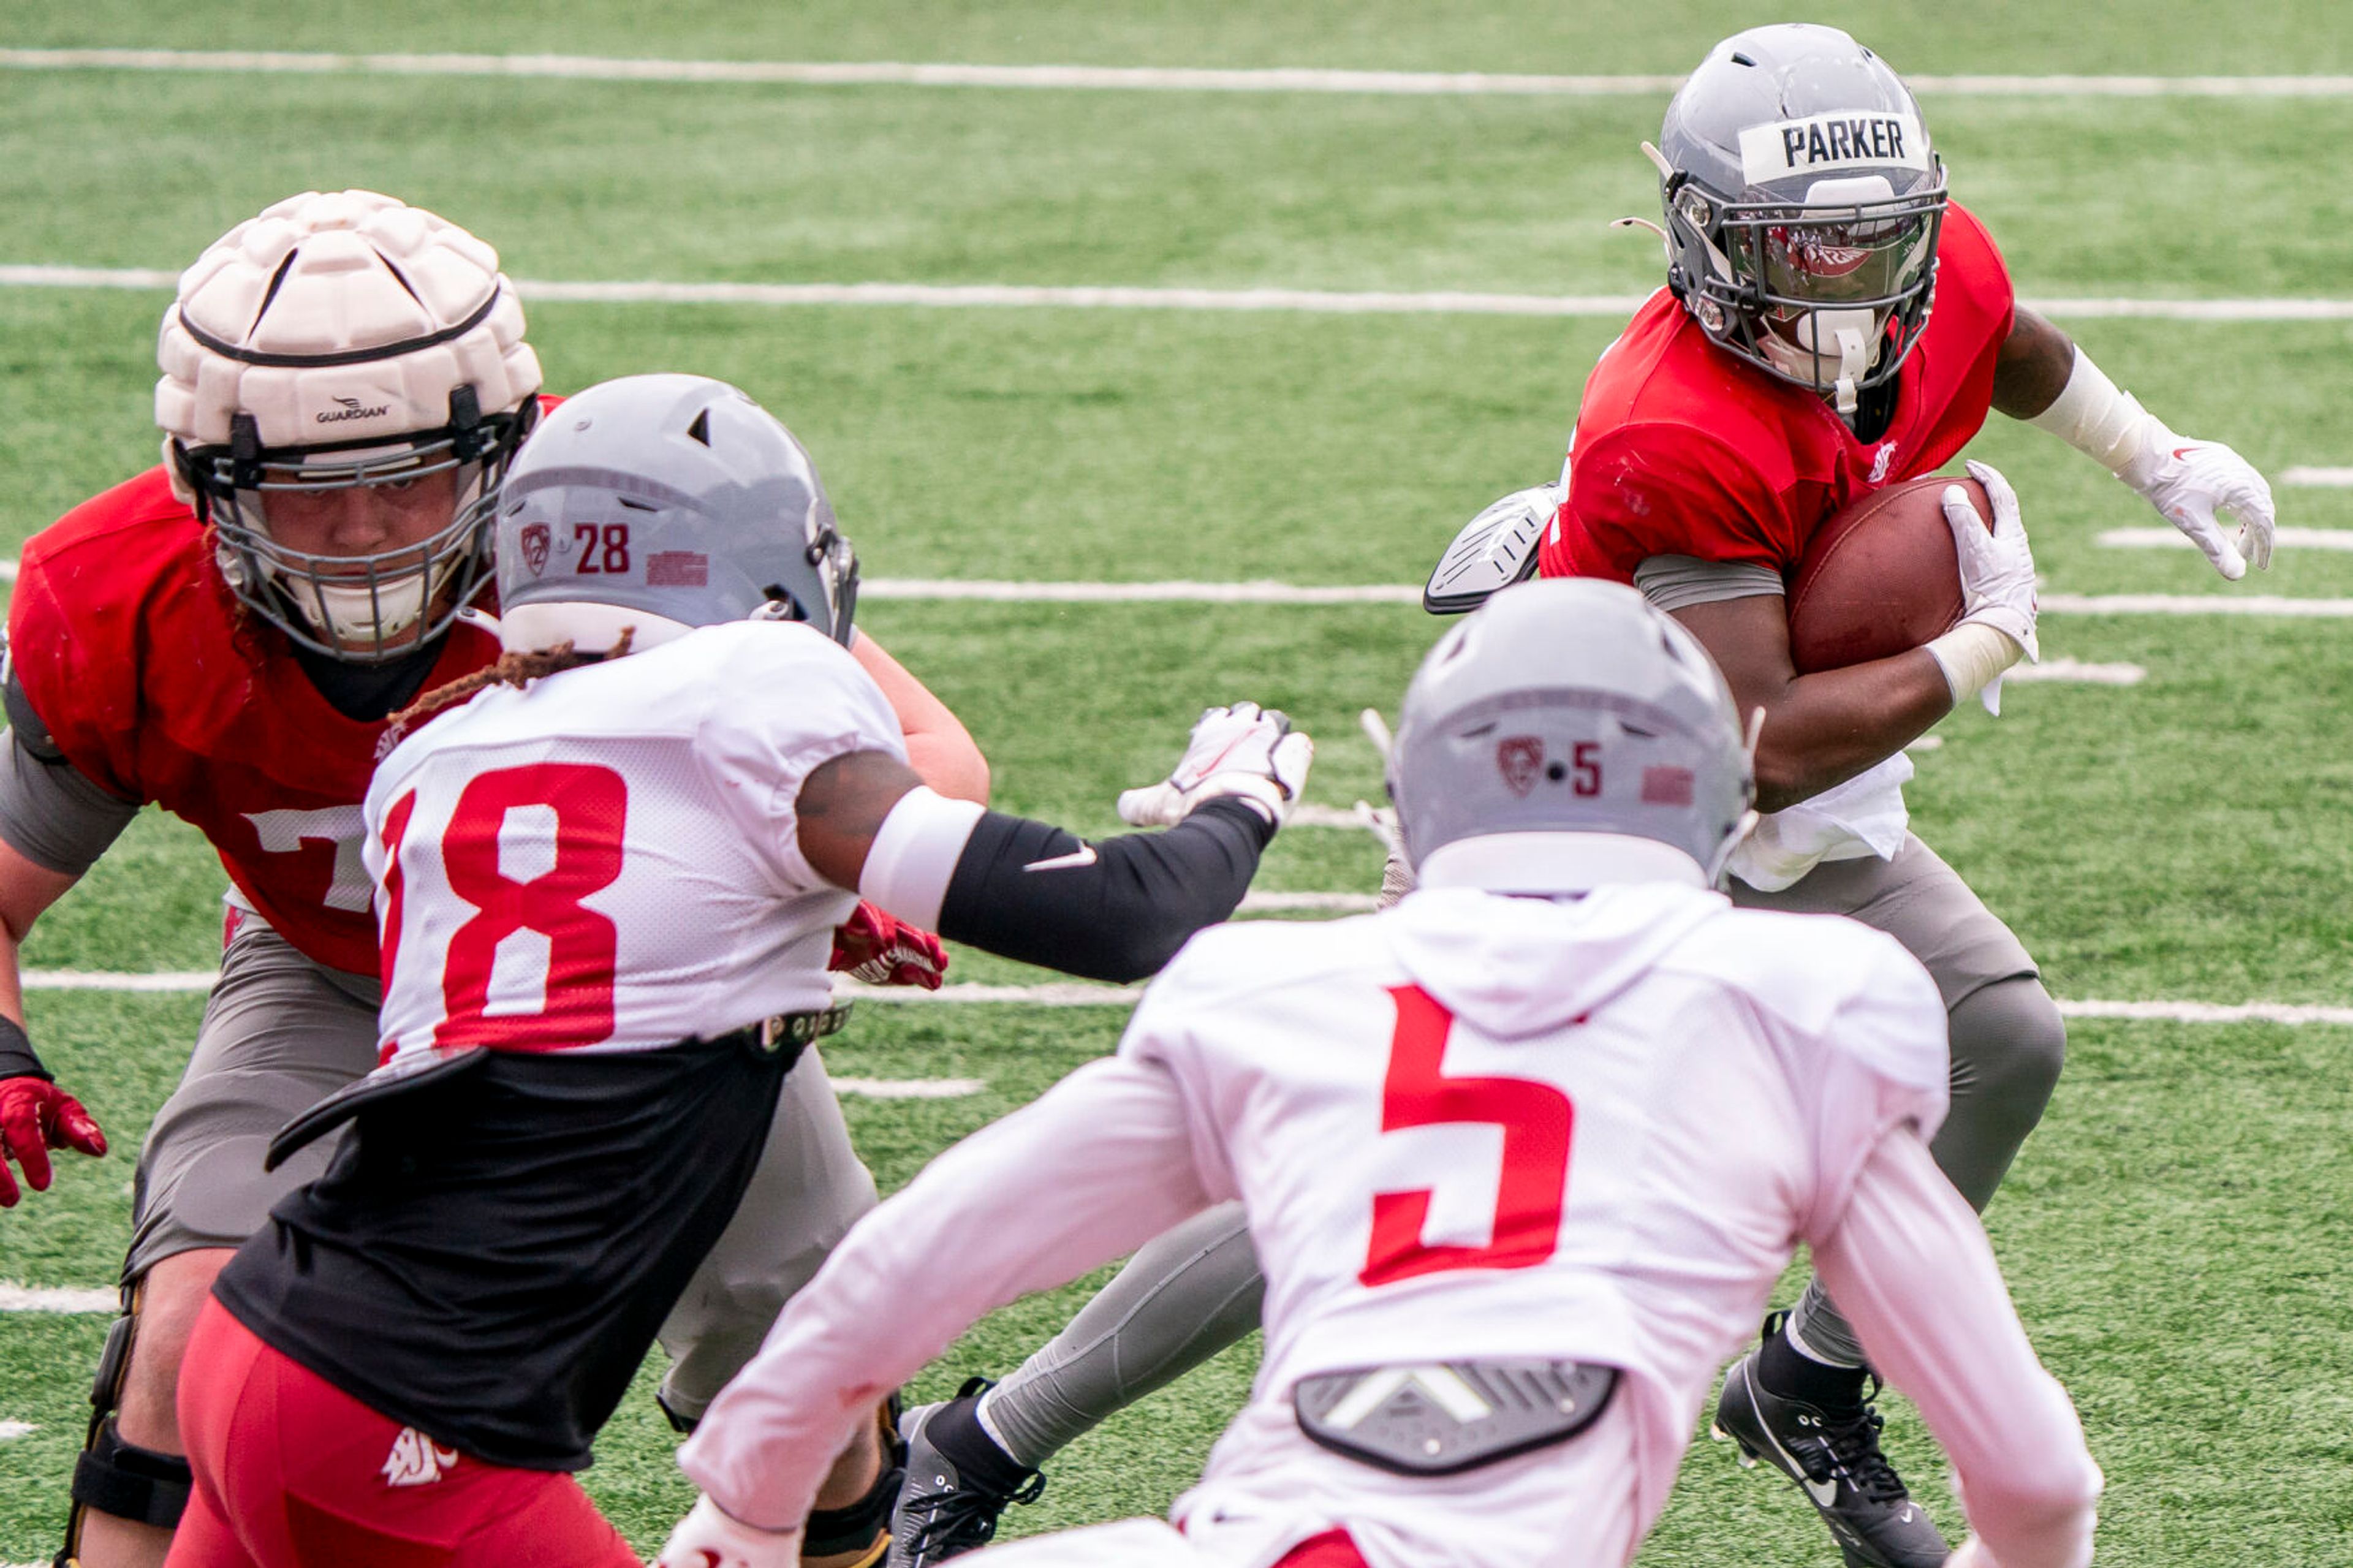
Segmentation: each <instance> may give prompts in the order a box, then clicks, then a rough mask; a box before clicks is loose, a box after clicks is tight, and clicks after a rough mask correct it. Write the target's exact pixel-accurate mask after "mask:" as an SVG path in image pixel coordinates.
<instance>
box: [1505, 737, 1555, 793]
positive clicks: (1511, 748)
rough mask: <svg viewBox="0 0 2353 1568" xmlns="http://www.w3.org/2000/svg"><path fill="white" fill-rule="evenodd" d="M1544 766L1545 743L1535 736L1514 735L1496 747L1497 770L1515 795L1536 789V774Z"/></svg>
mask: <svg viewBox="0 0 2353 1568" xmlns="http://www.w3.org/2000/svg"><path fill="white" fill-rule="evenodd" d="M1543 766H1544V742H1543V741H1541V740H1539V739H1538V738H1537V737H1535V736H1534V735H1513V736H1510V737H1508V738H1507V739H1505V740H1504V741H1503V742H1501V743H1500V744H1498V745H1497V746H1496V747H1495V767H1496V770H1497V771H1498V772H1500V773H1502V774H1503V775H1504V786H1505V787H1506V788H1508V789H1510V791H1511V792H1512V793H1513V794H1514V795H1525V794H1527V793H1528V791H1530V790H1532V789H1534V788H1535V787H1536V773H1537V772H1538V770H1540V769H1541V768H1543Z"/></svg>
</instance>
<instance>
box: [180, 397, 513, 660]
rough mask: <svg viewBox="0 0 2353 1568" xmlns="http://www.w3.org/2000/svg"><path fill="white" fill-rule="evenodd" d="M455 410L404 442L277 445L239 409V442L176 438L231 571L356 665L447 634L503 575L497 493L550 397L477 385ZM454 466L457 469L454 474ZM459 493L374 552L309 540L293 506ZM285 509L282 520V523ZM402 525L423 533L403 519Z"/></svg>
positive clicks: (248, 595) (243, 590)
mask: <svg viewBox="0 0 2353 1568" xmlns="http://www.w3.org/2000/svg"><path fill="white" fill-rule="evenodd" d="M449 401H450V422H449V424H448V425H447V426H443V427H441V428H439V429H436V430H427V431H422V432H419V433H417V434H416V435H414V436H408V437H395V438H392V439H390V440H387V439H385V438H383V437H376V438H375V439H372V440H366V441H363V442H358V443H345V444H329V445H321V446H310V447H276V448H269V447H263V446H262V445H261V443H260V438H259V431H258V428H257V427H256V425H255V423H254V421H253V420H252V419H251V418H250V417H249V416H242V415H241V416H237V418H236V419H234V420H233V421H232V423H231V430H230V442H229V444H228V445H227V446H226V447H186V446H185V445H182V444H180V443H177V442H175V443H174V445H173V457H174V462H175V465H176V466H177V468H178V469H179V472H180V476H181V478H182V479H184V480H185V483H186V484H187V486H188V488H189V489H191V490H192V491H193V492H194V493H195V498H196V506H197V511H198V515H199V516H200V517H201V518H203V519H204V520H205V521H208V522H210V523H211V524H212V526H213V529H214V531H215V536H216V555H217V559H218V562H219V564H220V568H221V573H222V575H223V576H224V577H225V578H226V579H227V582H228V584H229V587H230V589H231V591H232V592H234V593H235V594H236V595H237V598H238V599H239V600H240V601H241V602H242V603H243V604H244V605H246V606H247V607H248V608H249V609H251V610H252V611H253V612H254V613H255V614H256V615H258V616H261V617H262V618H263V619H264V620H266V621H268V622H269V623H270V624H271V625H272V626H277V627H278V628H279V629H280V631H283V632H284V633H285V634H286V635H287V636H288V637H290V638H291V639H292V640H293V641H294V642H295V643H296V644H297V645H298V646H300V647H305V648H308V649H310V650H311V651H312V652H314V653H319V654H322V655H324V656H326V657H328V658H334V659H337V660H339V661H342V662H344V663H351V664H381V663H385V662H388V661H392V660H396V659H399V658H405V657H406V656H408V655H409V654H411V653H413V652H415V651H416V650H417V648H418V647H422V646H423V645H425V644H427V643H428V642H430V641H431V640H432V639H434V638H435V637H439V636H440V635H441V634H442V633H443V632H444V631H446V630H448V626H449V625H450V624H451V623H452V622H453V621H454V620H455V619H456V618H457V616H458V615H459V612H460V611H461V610H463V609H464V608H465V607H466V606H467V605H469V604H470V603H471V602H472V600H473V599H474V598H475V596H476V595H479V594H480V591H481V589H482V586H483V585H484V584H486V583H487V582H488V581H489V579H490V542H491V514H490V512H489V510H488V509H487V508H486V507H484V506H483V505H482V504H481V502H482V501H483V500H485V499H486V498H487V497H489V496H490V495H491V494H492V493H493V492H494V491H495V490H496V489H497V487H498V482H499V479H500V478H501V475H502V474H503V473H504V472H505V469H506V465H507V462H508V460H509V459H510V458H512V456H513V454H514V451H515V448H516V447H519V446H520V445H521V444H522V437H523V436H524V435H525V434H526V433H527V431H528V428H529V426H530V424H531V423H532V418H531V416H532V415H533V413H535V412H536V408H537V405H536V404H535V403H533V402H530V401H526V402H525V403H524V405H522V408H521V409H519V410H517V411H515V412H512V413H506V414H493V415H490V416H483V415H482V414H481V413H480V411H479V408H478V407H477V405H476V402H475V398H474V395H473V391H472V389H471V388H470V387H459V388H457V389H456V390H455V391H453V392H452V393H451V395H450V399H449ZM445 476H446V478H445ZM417 489H425V490H428V491H437V492H440V493H443V494H446V495H447V496H448V500H447V502H446V503H444V504H442V505H436V506H435V507H434V510H435V511H436V513H437V514H438V513H439V512H440V511H442V510H445V506H446V511H447V521H442V522H439V523H438V526H433V527H431V528H430V530H429V531H427V532H426V533H424V534H423V535H422V536H421V537H417V538H413V539H409V540H406V541H405V542H402V543H400V544H398V545H397V546H396V547H395V548H392V549H389V550H384V551H379V552H372V553H368V554H362V555H345V554H338V553H332V552H317V551H306V550H302V549H300V548H297V547H296V546H295V545H294V544H292V543H290V542H288V540H287V538H286V537H285V535H286V534H288V533H289V532H291V531H293V530H292V529H291V528H290V526H289V521H290V513H291V512H292V510H293V509H295V508H297V507H299V506H301V505H302V504H304V503H306V502H307V503H311V504H317V503H319V502H321V501H322V499H323V501H324V504H326V505H328V506H340V505H343V504H345V498H346V497H347V495H348V492H350V491H353V490H367V491H373V492H379V493H380V494H381V496H382V497H383V500H381V501H380V502H379V504H381V505H385V506H386V507H387V508H388V509H390V510H396V511H397V510H398V501H397V500H395V499H394V498H396V497H399V496H403V495H406V494H408V493H410V492H412V491H414V490H417ZM273 509H274V510H276V511H277V513H278V515H279V518H280V526H279V527H277V528H273V527H272V526H271V515H272V511H273ZM401 531H402V532H409V531H411V530H408V529H402V530H401Z"/></svg>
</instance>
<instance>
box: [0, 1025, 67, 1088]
mask: <svg viewBox="0 0 2353 1568" xmlns="http://www.w3.org/2000/svg"><path fill="white" fill-rule="evenodd" d="M0 1078H40V1079H48V1080H49V1081H50V1082H52V1083H55V1082H56V1081H57V1075H56V1074H54V1073H52V1072H50V1071H49V1069H48V1068H45V1067H43V1066H42V1065H41V1058H39V1057H37V1056H36V1055H35V1054H34V1053H33V1042H32V1038H31V1037H29V1036H27V1035H26V1033H25V1026H23V1025H22V1024H19V1023H17V1022H16V1019H14V1018H11V1017H7V1016H0Z"/></svg>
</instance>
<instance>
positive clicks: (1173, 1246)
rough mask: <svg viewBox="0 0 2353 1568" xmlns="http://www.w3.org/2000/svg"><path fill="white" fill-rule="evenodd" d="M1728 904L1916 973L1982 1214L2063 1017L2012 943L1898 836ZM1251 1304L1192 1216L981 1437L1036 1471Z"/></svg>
mask: <svg viewBox="0 0 2353 1568" xmlns="http://www.w3.org/2000/svg"><path fill="white" fill-rule="evenodd" d="M1730 891H1731V894H1732V900H1733V902H1734V903H1736V904H1738V905H1740V906H1741V907H1743V908H1746V909H1768V910H1788V911H1791V912H1794V913H1800V914H1840V915H1846V916H1849V917H1851V918H1852V919H1854V920H1858V921H1862V923H1863V924H1865V925H1868V926H1873V927H1875V928H1877V929H1878V930H1880V931H1885V932H1887V933H1888V934H1889V935H1890V936H1893V937H1894V938H1895V940H1896V941H1898V942H1902V943H1903V944H1904V945H1905V948H1906V949H1908V950H1909V951H1910V952H1912V954H1913V956H1914V957H1915V958H1917V959H1919V960H1920V962H1921V963H1922V964H1923V965H1925V966H1926V969H1927V971H1928V973H1929V974H1930V975H1931V976H1932V977H1933V978H1934V979H1935V981H1936V989H1937V991H1938V992H1939V993H1940V994H1942V995H1943V997H1944V999H1945V1007H1946V1010H1947V1015H1948V1016H1949V1018H1950V1029H1951V1036H1952V1109H1951V1110H1950V1111H1949V1112H1948V1113H1947V1116H1946V1118H1945V1125H1944V1127H1943V1128H1942V1129H1941V1130H1940V1131H1938V1132H1937V1134H1936V1141H1935V1142H1933V1143H1931V1144H1930V1145H1929V1148H1930V1151H1931V1152H1933V1153H1934V1154H1935V1155H1936V1163H1937V1164H1938V1166H1940V1167H1941V1168H1942V1169H1943V1170H1944V1172H1945V1173H1946V1174H1947V1176H1949V1177H1951V1178H1952V1181H1953V1184H1954V1186H1955V1187H1957V1188H1958V1189H1959V1191H1960V1193H1961V1195H1962V1196H1964V1197H1966V1198H1967V1199H1968V1201H1969V1204H1970V1205H1971V1206H1972V1207H1975V1208H1978V1209H1982V1208H1984V1207H1985V1205H1986V1204H1987V1202H1988V1201H1989V1199H1991V1198H1992V1196H1993V1193H1994V1189H1995V1188H1996V1187H1997V1186H1999V1185H2000V1183H2001V1178H2002V1175H2003V1173H2005V1172H2007V1171H2008V1170H2009V1169H2010V1160H2011V1158H2012V1157H2013V1156H2015V1155H2016V1154H2017V1152H2018V1150H2019V1146H2020V1145H2021V1144H2022V1143H2024V1142H2026V1135H2027V1134H2028V1133H2029V1132H2031V1131H2033V1130H2034V1124H2035V1122H2036V1121H2039V1120H2041V1118H2042V1108H2043V1106H2044V1105H2045V1104H2046V1103H2047V1102H2048V1101H2049V1100H2050V1098H2051V1091H2052V1088H2053V1086H2055V1085H2056V1084H2057V1082H2058V1079H2059V1066H2060V1061H2061V1058H2062V1057H2063V1055H2064V1054H2065V1050H2066V1044H2067V1031H2066V1026H2065V1024H2064V1023H2063V1021H2062V1020H2061V1018H2060V1016H2059V1009H2058V1008H2057V1006H2056V1005H2054V1004H2053V1003H2052V1000H2051V997H2050V994H2049V993H2047V992H2045V991H2044V990H2043V989H2042V981H2041V979H2040V978H2039V977H2038V976H2037V974H2036V972H2035V968H2034V961H2033V960H2032V959H2031V958H2030V957H2028V956H2027V952H2026V949H2025V948H2024V947H2023V946H2021V944H2020V942H2019V940H2018V938H2017V937H2016V936H2014V935H2012V934H2011V932H2010V928H2009V927H2008V926H2006V925H2004V924H2002V923H2001V921H2000V920H1998V919H1997V918H1995V916H1994V914H1993V912H1992V911H1991V910H1988V909H1987V908H1986V907H1985V905H1984V903H1982V902H1981V901H1980V900H1978V896H1977V895H1976V894H1975V893H1973V892H1971V891H1970V890H1969V889H1968V884H1967V883H1965V882H1963V881H1962V880H1961V879H1960V877H1959V875H1958V874H1957V872H1955V871H1954V870H1953V868H1951V867H1949V866H1947V865H1946V864H1945V862H1944V861H1943V860H1942V859H1940V858H1937V856H1936V852H1935V851H1934V850H1932V849H1930V848H1929V847H1927V846H1926V845H1925V844H1923V843H1921V842H1920V840H1919V839H1918V838H1916V837H1909V836H1906V837H1905V841H1904V847H1903V848H1902V849H1900V850H1898V851H1897V852H1896V855H1895V858H1894V859H1893V860H1880V859H1877V858H1869V859H1861V860H1833V861H1829V862H1826V863H1824V864H1823V865H1820V866H1818V867H1816V868H1814V869H1813V871H1811V872H1810V873H1809V874H1808V875H1807V876H1806V877H1805V878H1804V879H1801V880H1800V881H1799V883H1798V884H1797V885H1796V886H1795V887H1791V888H1785V889H1782V890H1780V891H1779V892H1773V893H1763V892H1758V891H1757V889H1753V888H1750V887H1747V886H1746V885H1744V884H1742V883H1740V882H1737V881H1735V882H1734V883H1733V884H1732V885H1731V889H1730ZM1260 1297H1261V1286H1260V1282H1259V1279H1258V1259H1257V1257H1256V1255H1255V1254H1254V1253H1253V1252H1252V1251H1251V1250H1250V1242H1249V1236H1248V1233H1247V1231H1246V1230H1245V1229H1244V1226H1243V1221H1242V1215H1241V1205H1239V1204H1228V1205H1219V1207H1217V1208H1213V1209H1210V1210H1208V1211H1207V1212H1205V1213H1203V1214H1200V1215H1196V1216H1195V1217H1194V1218H1193V1219H1191V1220H1188V1221H1187V1222H1186V1223H1185V1224H1184V1225H1183V1226H1178V1227H1177V1228H1176V1230H1174V1231H1172V1232H1170V1233H1169V1234H1168V1235H1166V1236H1164V1237H1159V1238H1158V1239H1157V1240H1155V1241H1153V1242H1151V1243H1150V1244H1148V1245H1147V1246H1145V1247H1144V1248H1143V1249H1142V1250H1141V1251H1139V1252H1137V1253H1136V1255H1135V1257H1134V1258H1133V1259H1131V1260H1130V1261H1129V1263H1128V1265H1127V1267H1126V1268H1124V1269H1123V1270H1121V1271H1120V1273H1119V1275H1118V1277H1117V1278H1115V1279H1113V1280H1112V1282H1111V1283H1110V1284H1109V1285H1107V1286H1105V1287H1104V1288H1103V1293H1102V1294H1101V1295H1098V1296H1097V1297H1096V1298H1095V1299H1094V1300H1092V1301H1090V1302H1089V1303H1088V1304H1087V1305H1086V1306H1085V1307H1084V1308H1082V1309H1081V1310H1080V1312H1079V1314H1078V1316H1077V1317H1075V1318H1073V1319H1071V1322H1070V1325H1069V1326H1068V1327H1067V1328H1065V1329H1064V1330H1063V1331H1061V1332H1060V1333H1059V1334H1057V1335H1056V1336H1055V1337H1054V1338H1053V1339H1052V1340H1050V1341H1049V1342H1047V1343H1046V1344H1045V1345H1044V1346H1043V1347H1042V1348H1040V1349H1039V1352H1037V1354H1035V1355H1033V1356H1031V1357H1030V1358H1029V1360H1028V1361H1027V1362H1025V1363H1022V1365H1021V1368H1020V1370H1019V1371H1018V1372H1016V1373H1014V1374H1013V1375H1012V1376H1011V1377H1008V1378H1007V1379H1006V1380H1005V1382H1004V1384H1002V1385H1000V1386H999V1387H998V1388H997V1390H996V1391H995V1392H994V1393H992V1394H990V1395H989V1398H988V1409H987V1415H988V1425H989V1426H990V1428H991V1429H992V1430H994V1431H995V1432H996V1433H997V1435H998V1436H1000V1437H1001V1438H1002V1439H1003V1440H1004V1442H1005V1443H1006V1445H1007V1447H1008V1449H1009V1450H1010V1452H1011V1453H1012V1455H1013V1457H1014V1458H1016V1459H1018V1460H1019V1461H1020V1462H1021V1463H1023V1464H1025V1465H1031V1466H1035V1465H1039V1464H1042V1463H1044V1462H1045V1460H1046V1459H1047V1458H1049V1457H1050V1456H1051V1455H1052V1454H1053V1453H1054V1452H1055V1451H1056V1450H1057V1449H1059V1448H1060V1447H1062V1446H1063V1445H1064V1444H1066V1443H1068V1442H1069V1441H1070V1440H1071V1438H1073V1437H1076V1436H1079V1434H1081V1433H1082V1432H1084V1431H1086V1430H1087V1429H1088V1428H1090V1427H1092V1426H1094V1425H1095V1424H1096V1423H1098V1422H1100V1421H1102V1420H1103V1418H1104V1417H1105V1416H1107V1415H1110V1414H1111V1413H1112V1412H1113V1411H1114V1410H1117V1409H1119V1408H1120V1407H1121V1406H1122V1405H1125V1404H1127V1403H1128V1402H1129V1401H1131V1400H1134V1399H1135V1398H1137V1397H1139V1396H1140V1395H1142V1394H1147V1393H1149V1392H1151V1391H1152V1390H1153V1389H1155V1388H1158V1387H1160V1386H1161V1385H1162V1384H1166V1383H1167V1382H1169V1381H1170V1380H1171V1379H1173V1378H1175V1377H1176V1376H1178V1375H1180V1374H1181V1373H1184V1372H1186V1371H1187V1370H1189V1369H1190V1368H1192V1367H1194V1366H1196V1365H1198V1363H1201V1362H1203V1361H1205V1360H1207V1359H1208V1357H1210V1356H1211V1355H1214V1354H1216V1353H1217V1352H1219V1351H1220V1350H1222V1349H1224V1348H1225V1347H1226V1346H1227V1345H1229V1344H1231V1343H1233V1342H1235V1341H1236V1340H1238V1339H1240V1338H1241V1336H1242V1335H1244V1334H1245V1333H1247V1332H1249V1331H1250V1329H1251V1328H1253V1327H1255V1326H1256V1323H1257V1309H1258V1304H1259V1300H1260ZM1793 1320H1794V1321H1795V1323H1796V1325H1797V1328H1798V1331H1799V1334H1800V1336H1801V1337H1802V1338H1803V1339H1804V1340H1805V1342H1806V1344H1807V1346H1808V1348H1809V1349H1810V1350H1813V1351H1815V1352H1817V1353H1819V1354H1820V1355H1823V1356H1825V1357H1828V1358H1830V1359H1832V1360H1842V1361H1845V1362H1848V1363H1852V1364H1857V1365H1859V1364H1861V1363H1862V1359H1863V1358H1862V1346H1861V1345H1860V1344H1859V1343H1857V1342H1856V1340H1855V1337H1854V1331H1852V1329H1851V1328H1849V1327H1848V1326H1847V1323H1846V1321H1845V1320H1844V1319H1843V1318H1841V1317H1840V1316H1839V1314H1838V1310H1837V1308H1836V1307H1834V1306H1833V1305H1831V1301H1830V1299H1829V1298H1828V1297H1827V1296H1825V1295H1824V1294H1823V1293H1822V1289H1821V1286H1820V1282H1819V1281H1817V1282H1815V1283H1812V1284H1810V1285H1809V1286H1808V1287H1807V1289H1806V1293H1805V1295H1804V1297H1803V1298H1802V1299H1801V1300H1799V1304H1798V1307H1797V1309H1796V1310H1795V1312H1794V1313H1793Z"/></svg>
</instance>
